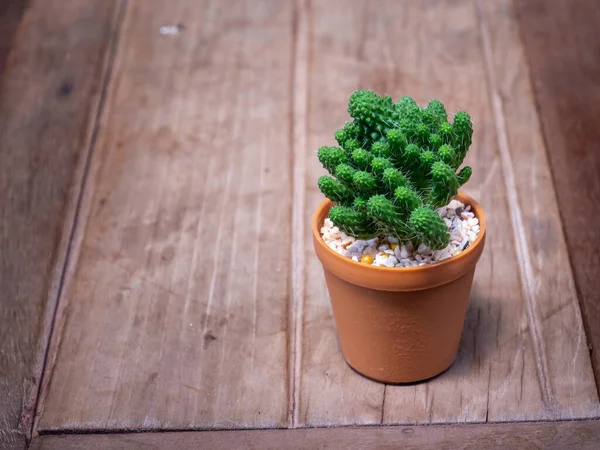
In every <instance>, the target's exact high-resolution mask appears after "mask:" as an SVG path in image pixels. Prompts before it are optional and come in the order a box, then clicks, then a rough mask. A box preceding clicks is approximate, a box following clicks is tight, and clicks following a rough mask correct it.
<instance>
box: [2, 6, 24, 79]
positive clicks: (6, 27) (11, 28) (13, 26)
mask: <svg viewBox="0 0 600 450" xmlns="http://www.w3.org/2000/svg"><path fill="white" fill-rule="evenodd" d="M28 4H29V0H5V1H3V2H0V76H2V73H3V72H4V68H5V67H6V62H7V59H8V55H9V53H10V51H11V49H12V46H13V40H14V38H15V35H16V33H17V29H18V28H19V24H20V23H21V18H22V17H23V13H24V12H25V9H27V6H28Z"/></svg>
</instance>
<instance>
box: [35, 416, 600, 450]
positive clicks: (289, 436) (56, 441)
mask: <svg viewBox="0 0 600 450" xmlns="http://www.w3.org/2000/svg"><path fill="white" fill-rule="evenodd" d="M598 446H600V421H597V420H596V421H593V420H586V421H576V422H548V423H520V424H518V423H509V424H486V425H483V424H480V425H446V426H439V425H431V426H417V427H363V428H345V427H342V428H320V429H303V430H252V431H204V432H184V433H182V432H178V433H177V432H176V433H136V434H99V435H93V434H91V435H68V434H67V435H57V436H52V435H50V436H39V437H37V438H35V439H34V440H33V442H32V446H31V449H32V450H76V449H82V448H94V449H98V450H125V449H127V450H136V449H140V450H141V449H144V450H145V449H157V450H158V449H165V448H177V449H181V450H187V449H197V448H210V449H214V450H229V449H234V448H235V449H239V450H253V449H262V450H270V449H273V450H279V449H282V448H285V449H295V450H302V449H306V450H315V449H326V448H348V449H361V450H363V449H364V450H368V449H383V448H390V449H391V448H402V449H405V450H411V449H415V450H416V449H424V448H444V449H445V448H451V449H456V450H467V449H470V450H475V449H482V448H503V449H520V450H532V449H545V450H564V449H570V450H587V449H589V450H595V449H597V448H598Z"/></svg>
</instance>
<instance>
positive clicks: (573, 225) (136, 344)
mask: <svg viewBox="0 0 600 450" xmlns="http://www.w3.org/2000/svg"><path fill="white" fill-rule="evenodd" d="M13 3H18V2H13ZM21 4H22V5H24V3H22V2H21ZM596 6H597V5H594V2H585V1H583V0H575V1H572V2H568V3H567V2H561V1H559V0H552V1H543V0H515V1H514V3H513V2H512V1H510V0H490V1H484V0H473V1H471V0H446V1H443V0H428V1H421V2H413V1H408V0H406V1H393V0H389V1H384V0H382V1H368V0H364V1H362V0H352V1H349V0H346V1H343V0H335V1H325V0H322V1H319V0H315V1H308V0H298V1H295V2H294V1H277V0H246V1H240V0H238V1H235V0H221V1H218V2H217V1H207V0H206V1H204V0H202V1H193V0H177V1H166V0H121V1H119V0H103V1H95V2H94V1H87V0H32V1H31V3H30V4H29V5H28V8H27V9H26V10H25V12H24V14H23V15H22V17H21V13H23V8H20V9H19V6H15V8H14V9H12V10H11V11H13V12H12V13H11V14H12V15H11V16H7V17H8V18H9V19H10V17H13V18H14V20H13V21H12V22H11V23H12V24H18V29H17V28H16V25H15V26H13V27H12V28H11V26H12V25H10V26H7V27H6V28H4V27H5V26H4V24H3V35H8V34H10V36H12V35H13V34H14V40H12V39H13V38H12V37H11V38H10V39H11V40H12V42H13V44H12V45H9V46H8V47H7V48H9V53H8V56H6V52H4V53H1V52H0V55H1V56H2V58H3V61H2V64H3V66H2V67H4V69H3V75H2V81H1V85H0V93H1V94H0V143H1V148H0V155H1V160H0V161H1V163H0V196H1V198H2V208H1V211H2V228H1V230H2V233H1V235H2V250H1V252H0V253H1V258H0V277H1V279H0V280H1V286H2V298H1V299H0V306H2V308H1V309H0V350H1V351H0V377H1V378H0V447H2V448H14V449H22V448H25V447H26V446H27V445H29V444H30V445H31V448H34V449H75V448H86V449H87V448H99V449H124V448H139V449H141V448H179V449H188V448H189V449H191V448H222V449H234V448H247V449H259V448H260V449H264V448H273V449H283V448H306V449H313V448H345V447H347V448H392V447H394V448H395V447H396V446H398V447H401V448H424V447H427V446H430V447H432V448H494V447H496V446H502V447H503V448H542V447H543V448H557V449H566V448H600V420H598V418H599V417H600V402H599V400H598V390H597V386H598V384H599V382H600V370H599V369H600V357H599V355H600V352H598V351H597V349H598V348H600V294H599V292H598V289H597V287H598V278H597V277H598V270H599V268H600V258H599V256H598V252H597V251H598V245H599V244H600V231H599V230H600V227H599V226H598V225H597V223H598V220H599V219H600V213H599V212H598V211H600V179H599V177H598V175H599V174H600V148H599V146H600V144H599V142H600V126H598V117H600V84H599V83H598V80H599V79H600V40H599V39H598V38H597V30H598V27H599V26H600V12H599V11H598V8H597V7H596ZM7 22H10V21H9V20H8V19H7ZM6 30H8V31H6ZM10 30H12V31H10ZM15 30H16V31H15ZM359 87H360V88H370V89H374V90H376V91H378V92H381V93H389V94H392V95H393V96H394V97H395V98H397V97H399V96H401V95H405V94H408V95H412V96H413V97H414V98H415V99H416V100H417V101H418V102H419V103H421V104H422V103H424V102H426V101H428V100H429V99H431V98H438V99H440V100H442V101H443V102H444V103H445V104H446V105H447V107H448V109H449V110H451V111H453V112H454V111H457V110H458V109H459V108H460V109H463V110H466V111H468V112H469V113H470V114H471V116H472V117H473V119H474V122H475V135H474V143H473V147H472V150H471V152H470V154H469V156H468V163H469V164H470V165H471V166H472V167H473V169H474V176H473V178H472V180H471V181H470V182H469V184H468V185H467V189H466V190H467V192H468V193H469V194H470V195H472V196H474V197H475V198H477V199H478V200H479V201H480V202H481V203H482V205H483V207H484V208H485V210H486V213H487V216H488V233H489V236H488V243H487V248H486V251H485V253H484V256H483V258H482V260H481V261H480V263H479V265H478V268H477V273H476V279H475V283H474V287H473V292H472V298H471V303H470V307H469V311H468V314H467V319H466V323H465V328H464V332H463V336H462V341H461V346H460V350H459V354H458V358H457V360H456V362H455V363H454V365H453V366H452V368H451V369H450V370H448V371H447V372H445V373H444V374H442V375H441V376H439V377H437V378H435V379H433V380H431V381H428V382H426V383H420V384H413V385H406V386H391V385H384V384H379V383H375V382H372V381H369V380H367V379H365V378H363V377H361V376H360V375H358V374H357V373H355V372H353V371H352V370H351V369H350V368H349V367H348V366H347V365H346V364H345V363H344V361H343V359H342V355H341V352H340V349H339V344H338V341H337V336H336V331H335V325H334V322H333V319H332V315H331V309H330V305H329V301H328V298H327V293H326V288H325V284H324V280H323V275H322V271H321V267H320V264H319V262H318V261H317V259H316V257H315V255H314V252H313V249H312V243H311V240H310V233H309V227H308V221H309V217H310V216H311V214H312V211H313V209H314V208H315V206H316V205H317V203H318V202H319V201H320V200H321V198H322V197H321V194H320V192H319V191H318V189H317V188H316V180H317V177H318V176H320V175H321V174H322V173H323V169H322V168H321V167H320V165H319V163H318V161H317V158H316V155H315V150H316V149H317V148H318V147H319V146H321V145H326V144H332V143H333V131H334V130H335V129H337V128H338V127H339V126H340V125H342V124H343V123H344V121H345V120H346V112H345V109H346V102H347V98H348V95H349V94H350V93H351V92H352V91H353V90H354V89H357V88H359ZM594 368H595V371H594ZM140 431H143V432H144V433H137V432H140ZM166 431H170V432H169V433H165V432H166Z"/></svg>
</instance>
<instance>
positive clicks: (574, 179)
mask: <svg viewBox="0 0 600 450" xmlns="http://www.w3.org/2000/svg"><path fill="white" fill-rule="evenodd" d="M515 5H516V8H515V9H516V11H517V17H518V19H519V25H520V30H521V35H522V37H523V43H524V48H525V51H526V53H527V56H528V61H529V65H530V70H531V74H532V76H531V78H532V80H533V85H534V87H535V91H536V94H537V96H536V97H537V104H538V109H539V117H540V120H541V123H542V126H543V130H544V134H545V136H546V146H547V148H548V155H549V161H550V164H551V166H552V173H553V176H554V184H555V188H556V194H557V197H558V202H559V205H560V211H561V217H562V220H563V224H564V231H565V234H566V238H567V243H568V246H569V256H570V259H571V265H572V267H573V271H574V275H575V280H576V282H577V288H578V292H579V298H580V301H581V309H582V313H583V316H584V319H585V320H584V323H585V325H586V330H587V335H588V339H589V344H590V349H591V355H592V363H593V365H594V368H595V374H596V384H597V386H600V290H599V289H598V286H599V285H598V272H599V270H600V253H599V252H598V248H600V227H599V226H596V225H595V224H597V223H598V221H600V144H599V143H600V127H598V117H600V85H599V84H598V78H599V77H600V39H599V38H598V28H599V27H600V9H599V8H598V4H597V3H595V2H589V1H586V0H574V1H569V2H561V1H560V0H551V1H544V0H527V1H523V0H517V1H516V2H515ZM565 29H569V32H568V33H559V32H557V30H565Z"/></svg>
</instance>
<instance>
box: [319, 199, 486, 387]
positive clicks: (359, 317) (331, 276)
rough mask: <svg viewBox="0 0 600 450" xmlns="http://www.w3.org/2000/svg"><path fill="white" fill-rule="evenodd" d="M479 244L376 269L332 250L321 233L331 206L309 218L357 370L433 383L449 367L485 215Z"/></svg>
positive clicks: (389, 379)
mask: <svg viewBox="0 0 600 450" xmlns="http://www.w3.org/2000/svg"><path fill="white" fill-rule="evenodd" d="M456 199H458V200H460V201H461V202H463V203H464V204H465V205H471V209H472V211H473V212H474V214H475V216H476V217H477V218H478V219H479V224H480V232H479V235H478V237H477V240H476V241H475V242H474V243H473V244H472V245H471V246H470V247H468V248H467V249H466V250H465V251H463V252H462V253H460V254H459V255H457V256H453V257H452V258H449V259H446V260H444V261H441V262H437V263H434V264H431V265H427V266H422V267H411V268H387V267H376V266H370V265H366V264H362V263H357V262H354V261H352V260H351V259H350V258H346V257H345V256H342V255H340V254H338V253H336V252H335V251H333V250H332V249H330V248H329V247H328V246H327V245H326V244H325V242H324V241H323V239H322V237H321V233H320V229H321V227H322V225H323V221H324V220H325V218H326V217H327V214H328V212H329V209H330V208H331V206H332V203H331V202H330V201H329V200H325V201H323V203H321V204H320V205H319V207H318V208H317V210H316V211H315V214H314V216H313V220H312V231H313V242H314V246H315V251H316V253H317V256H318V258H319V260H320V261H321V263H322V265H323V270H324V272H325V280H326V282H327V288H328V290H329V296H330V299H331V306H332V309H333V315H334V318H335V322H336V326H337V330H338V335H339V339H340V343H341V346H342V352H343V354H344V357H345V359H346V361H347V362H348V364H349V365H350V366H351V367H352V368H354V369H355V370H356V371H358V372H359V373H361V374H363V375H365V376H367V377H369V378H372V379H374V380H377V381H382V382H386V383H409V382H415V381H420V380H425V379H428V378H431V377H433V376H435V375H438V374H439V373H441V372H443V371H444V370H446V369H447V368H448V367H450V366H451V365H452V362H453V361H454V359H455V357H456V353H457V351H458V345H459V342H460V336H461V334H462V329H463V322H464V320H465V314H466V311H467V305H468V302H469V295H470V292H471V285H472V284H473V275H474V274H475V266H476V264H477V261H478V260H479V257H480V256H481V252H482V251H483V246H484V243H485V232H486V228H485V215H484V213H483V210H482V209H481V207H480V206H479V204H477V202H475V201H474V200H473V199H472V198H470V197H469V196H467V195H466V194H464V193H462V192H459V194H458V195H457V196H456Z"/></svg>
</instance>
